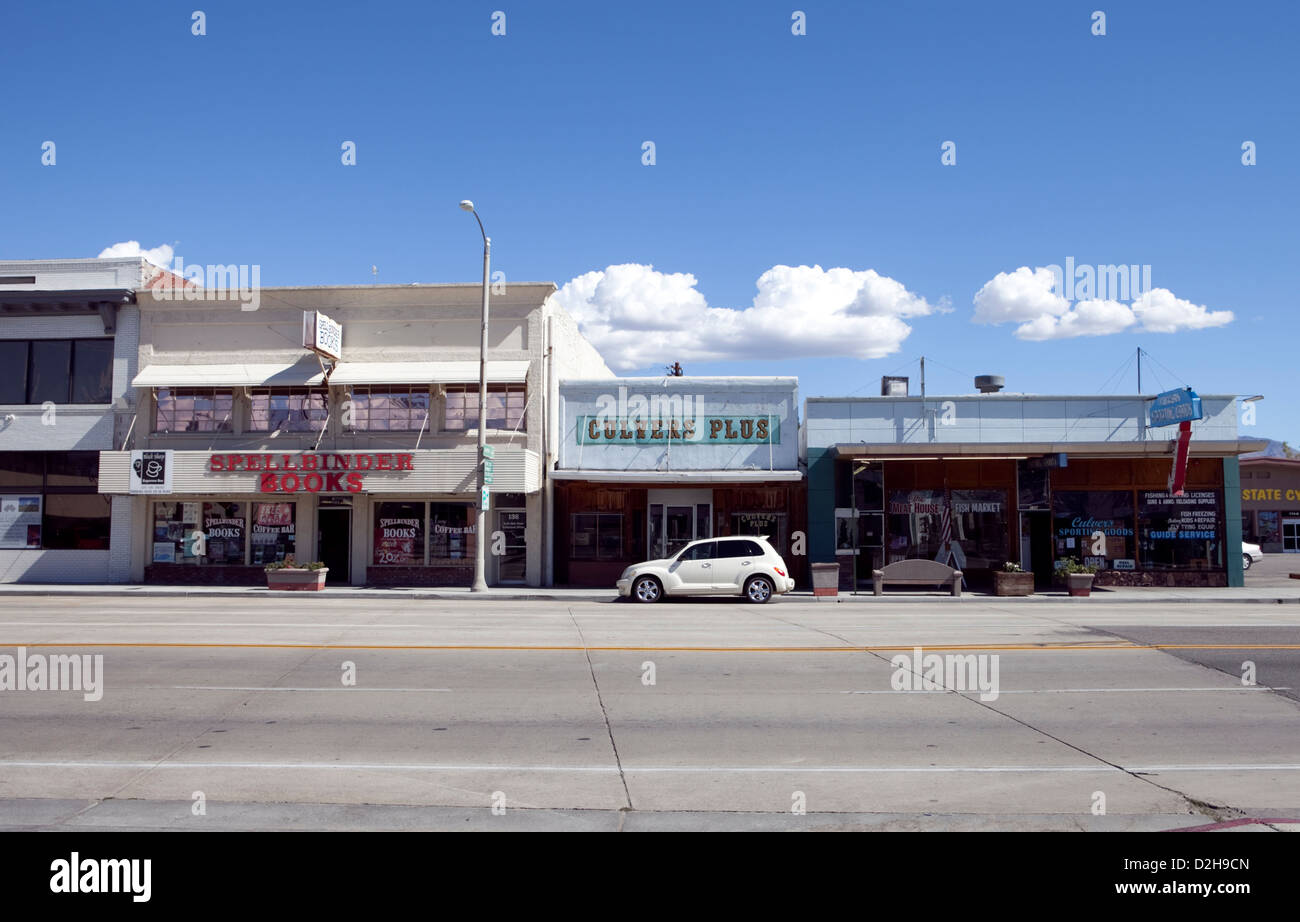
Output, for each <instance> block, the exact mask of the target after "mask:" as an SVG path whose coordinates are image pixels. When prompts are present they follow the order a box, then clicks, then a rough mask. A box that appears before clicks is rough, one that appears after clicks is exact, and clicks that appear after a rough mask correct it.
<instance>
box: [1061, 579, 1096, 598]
mask: <svg viewBox="0 0 1300 922" xmlns="http://www.w3.org/2000/svg"><path fill="white" fill-rule="evenodd" d="M1095 575H1096V574H1093V573H1067V574H1065V584H1066V585H1067V586H1069V587H1070V595H1073V596H1090V595H1092V578H1093V576H1095Z"/></svg>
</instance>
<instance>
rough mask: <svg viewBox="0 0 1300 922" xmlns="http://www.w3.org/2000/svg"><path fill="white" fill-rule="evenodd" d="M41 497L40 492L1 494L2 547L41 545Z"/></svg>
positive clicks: (0, 539) (0, 546)
mask: <svg viewBox="0 0 1300 922" xmlns="http://www.w3.org/2000/svg"><path fill="white" fill-rule="evenodd" d="M41 499H42V497H41V496H40V495H39V494H29V495H24V494H21V493H17V494H5V495H0V548H38V547H40V546H41Z"/></svg>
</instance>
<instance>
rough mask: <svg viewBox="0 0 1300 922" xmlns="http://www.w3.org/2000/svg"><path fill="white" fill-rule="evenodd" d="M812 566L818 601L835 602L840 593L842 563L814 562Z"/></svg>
mask: <svg viewBox="0 0 1300 922" xmlns="http://www.w3.org/2000/svg"><path fill="white" fill-rule="evenodd" d="M811 567H812V585H813V595H814V596H815V597H816V598H817V600H818V601H822V600H825V601H828V602H834V601H835V600H836V599H838V598H839V595H840V565H839V564H838V563H814V564H811Z"/></svg>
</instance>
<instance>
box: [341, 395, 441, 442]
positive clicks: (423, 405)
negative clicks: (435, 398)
mask: <svg viewBox="0 0 1300 922" xmlns="http://www.w3.org/2000/svg"><path fill="white" fill-rule="evenodd" d="M428 421H429V386H428V385H427V384H369V385H358V386H356V387H353V388H352V389H351V391H350V393H349V394H348V395H347V398H346V400H345V402H344V405H343V425H344V426H345V427H346V428H347V429H349V430H351V431H354V432H418V431H419V430H420V429H422V428H428Z"/></svg>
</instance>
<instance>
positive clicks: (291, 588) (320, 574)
mask: <svg viewBox="0 0 1300 922" xmlns="http://www.w3.org/2000/svg"><path fill="white" fill-rule="evenodd" d="M263 569H265V571H266V588H267V589H275V590H281V591H285V592H314V591H316V590H319V589H324V588H325V574H326V573H328V572H329V567H327V566H325V564H323V563H321V562H320V561H319V560H314V561H312V562H311V563H298V561H296V560H294V558H293V557H292V556H290V557H286V558H284V560H277V561H275V562H274V563H268V564H267V565H266V566H265V567H264V568H263Z"/></svg>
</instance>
